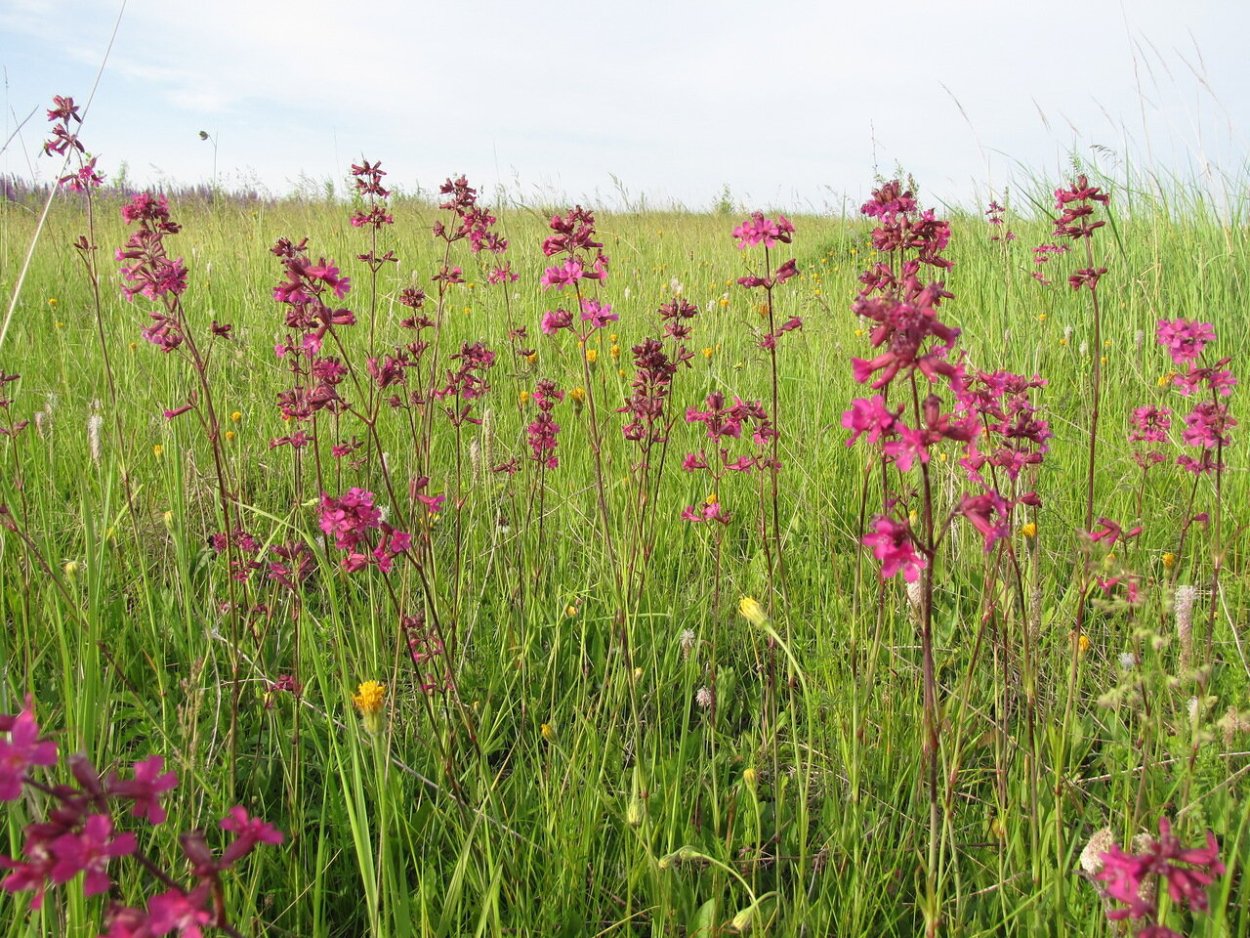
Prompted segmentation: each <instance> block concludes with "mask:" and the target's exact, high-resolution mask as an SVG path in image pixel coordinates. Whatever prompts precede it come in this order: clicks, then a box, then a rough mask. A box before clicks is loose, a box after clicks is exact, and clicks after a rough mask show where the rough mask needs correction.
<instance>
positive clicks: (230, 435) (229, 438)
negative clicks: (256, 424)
mask: <svg viewBox="0 0 1250 938" xmlns="http://www.w3.org/2000/svg"><path fill="white" fill-rule="evenodd" d="M233 441H234V431H233V430H227V431H226V442H233Z"/></svg>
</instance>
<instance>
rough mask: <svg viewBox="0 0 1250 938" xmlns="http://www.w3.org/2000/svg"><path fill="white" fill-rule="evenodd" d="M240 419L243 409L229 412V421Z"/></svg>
mask: <svg viewBox="0 0 1250 938" xmlns="http://www.w3.org/2000/svg"><path fill="white" fill-rule="evenodd" d="M242 419H243V411H241V410H236V411H232V412H231V413H230V421H231V422H232V423H238V422H239V421H240V420H242Z"/></svg>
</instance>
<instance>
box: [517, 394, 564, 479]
mask: <svg viewBox="0 0 1250 938" xmlns="http://www.w3.org/2000/svg"><path fill="white" fill-rule="evenodd" d="M533 400H534V406H535V407H536V408H537V409H538V415H537V416H536V417H535V418H534V419H533V420H531V421H530V422H529V424H528V425H527V426H526V428H525V439H526V442H528V443H529V447H530V459H532V460H533V461H534V462H536V463H538V465H540V466H542V467H543V468H544V469H555V468H556V467H557V466H559V465H560V460H559V458H558V457H557V456H556V446H557V441H556V437H557V436H558V435H559V433H560V425H559V424H558V423H556V422H555V420H554V419H553V418H552V416H551V412H552V411H553V410H554V409H555V406H556V404H558V403H559V402H560V401H562V400H564V392H563V391H561V390H559V389H558V388H557V387H556V383H555V382H554V381H552V380H550V379H548V378H544V379H543V380H541V381H539V382H538V384H537V386H536V387H535V388H534V394H533Z"/></svg>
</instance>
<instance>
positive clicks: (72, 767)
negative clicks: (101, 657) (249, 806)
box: [0, 697, 285, 938]
mask: <svg viewBox="0 0 1250 938" xmlns="http://www.w3.org/2000/svg"><path fill="white" fill-rule="evenodd" d="M0 734H4V736H7V739H6V738H3V737H0V801H16V800H18V799H20V798H21V797H22V795H23V792H24V791H25V790H26V789H30V790H31V792H39V793H40V794H42V795H43V796H44V797H45V798H47V799H49V801H50V803H51V805H52V807H51V808H50V810H49V812H48V815H47V817H46V819H45V820H43V821H32V822H31V823H29V824H27V825H26V827H25V831H24V835H25V836H24V840H23V843H22V849H21V853H20V855H19V856H18V857H9V856H0V867H3V868H4V869H5V870H7V871H8V872H7V874H6V875H5V876H4V879H3V881H2V882H0V888H3V889H4V891H5V892H9V893H19V892H31V893H34V898H33V899H32V900H31V903H30V908H31V909H32V910H34V909H39V908H40V907H41V906H42V905H43V901H44V897H45V895H46V893H47V892H48V890H50V889H57V888H60V887H63V886H65V885H66V884H68V883H70V882H71V881H72V880H74V879H76V878H77V877H78V876H79V874H81V875H82V894H83V896H84V897H85V898H91V897H92V896H97V895H103V894H108V893H112V892H113V891H114V890H115V888H116V886H117V880H116V878H115V877H114V875H113V874H112V872H111V869H110V868H111V867H113V866H114V865H115V864H116V863H118V862H120V861H122V860H123V859H125V858H127V857H129V858H131V859H132V860H133V861H135V862H136V863H137V864H138V865H139V866H140V867H141V868H142V869H143V870H145V871H146V872H147V873H148V874H149V875H151V876H152V877H154V878H155V879H156V880H157V881H158V882H159V883H160V884H161V886H162V887H163V891H161V892H159V893H157V894H156V895H154V896H152V897H151V898H150V899H149V900H148V901H147V903H146V907H137V906H128V905H124V904H122V903H121V901H120V900H118V899H117V898H113V899H111V900H110V902H109V904H108V907H107V909H106V911H105V924H106V927H107V929H108V931H107V935H106V938H146V936H156V935H167V934H169V933H171V932H174V931H176V932H178V934H180V935H185V936H188V938H197V936H199V935H201V934H202V933H203V929H204V928H205V927H209V926H212V927H216V928H219V929H221V930H222V931H224V932H225V933H226V934H228V935H231V936H238V935H239V932H238V931H237V930H236V929H235V928H233V927H232V926H231V925H230V923H229V922H228V921H227V919H226V912H225V904H224V901H223V892H222V889H223V887H222V883H221V874H222V873H224V872H226V871H228V870H229V869H231V868H232V867H234V866H235V865H236V864H237V863H238V862H239V861H241V860H243V859H244V858H245V857H246V856H248V855H249V854H250V853H251V852H252V851H253V850H254V849H255V848H256V847H257V846H259V845H262V844H270V845H277V844H281V843H282V842H283V840H284V839H285V838H284V837H283V835H282V833H281V832H280V831H279V830H278V829H277V828H275V827H274V826H273V825H272V824H269V823H267V822H265V821H263V820H261V819H260V818H257V817H253V816H251V815H250V814H249V813H248V812H247V810H246V809H244V808H243V807H242V806H236V807H234V808H231V809H230V811H229V812H227V814H226V816H225V817H224V818H222V819H221V822H220V823H219V825H218V827H219V828H220V829H221V830H222V831H225V832H226V833H227V834H228V835H230V836H229V838H228V839H227V842H226V844H225V847H224V849H223V850H221V851H220V852H215V851H214V850H213V849H212V848H211V847H210V845H209V843H208V837H207V835H206V834H205V832H204V831H200V830H191V831H186V832H184V833H183V834H181V835H180V836H179V838H178V841H179V843H180V844H181V847H182V852H183V856H184V857H185V858H186V860H187V861H188V865H189V867H190V873H191V876H192V878H193V879H194V884H193V885H191V886H190V887H189V888H184V887H183V885H181V884H180V882H179V881H178V879H176V878H175V877H174V876H172V875H170V874H169V873H168V872H166V871H165V870H163V869H161V867H160V866H158V865H157V864H156V862H155V861H154V860H153V859H152V858H150V857H149V856H147V855H146V854H145V853H144V851H143V850H142V848H141V846H140V843H139V838H138V836H137V835H136V834H135V833H134V832H133V831H124V830H119V829H118V826H117V824H118V817H119V815H120V813H121V811H122V810H123V809H128V814H129V815H130V816H131V817H133V818H136V819H138V820H141V821H146V822H147V823H148V824H149V825H151V826H153V827H156V826H160V825H161V824H164V823H165V820H166V811H165V808H164V806H163V805H162V804H161V800H162V798H163V797H164V796H165V795H166V794H168V793H169V792H170V791H172V790H173V789H174V788H175V787H176V786H177V784H178V776H177V775H176V774H175V773H174V772H167V771H165V760H164V759H163V758H162V757H160V756H151V757H149V758H147V759H142V760H140V761H138V762H136V763H134V765H133V766H132V768H131V770H130V772H129V773H126V775H125V776H123V775H121V774H119V773H117V772H110V773H108V775H107V776H105V775H101V774H100V773H99V772H98V771H97V770H96V769H95V767H94V766H93V765H92V764H91V762H90V761H89V760H88V759H87V757H86V756H82V755H77V756H72V757H70V758H69V760H68V768H69V771H70V774H71V776H72V778H73V782H72V783H55V784H54V783H49V782H44V781H42V780H41V779H40V778H39V777H38V775H37V774H36V771H37V770H38V769H41V768H51V767H53V766H55V765H56V764H57V763H58V761H59V760H58V753H57V747H56V744H55V743H53V742H52V741H51V740H48V739H45V738H43V737H42V736H41V735H40V731H39V725H38V724H37V723H36V721H35V716H34V705H33V701H32V699H31V698H30V697H27V699H26V706H25V707H24V708H23V709H22V711H21V712H20V713H18V714H16V715H11V716H10V715H0Z"/></svg>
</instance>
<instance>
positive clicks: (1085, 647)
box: [1076, 632, 1090, 655]
mask: <svg viewBox="0 0 1250 938" xmlns="http://www.w3.org/2000/svg"><path fill="white" fill-rule="evenodd" d="M1089 644H1090V643H1089V636H1088V635H1086V634H1085V633H1083V632H1082V633H1081V637H1080V638H1078V639H1077V640H1076V650H1077V652H1078V653H1079V654H1082V655H1083V654H1085V652H1087V651H1089Z"/></svg>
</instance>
